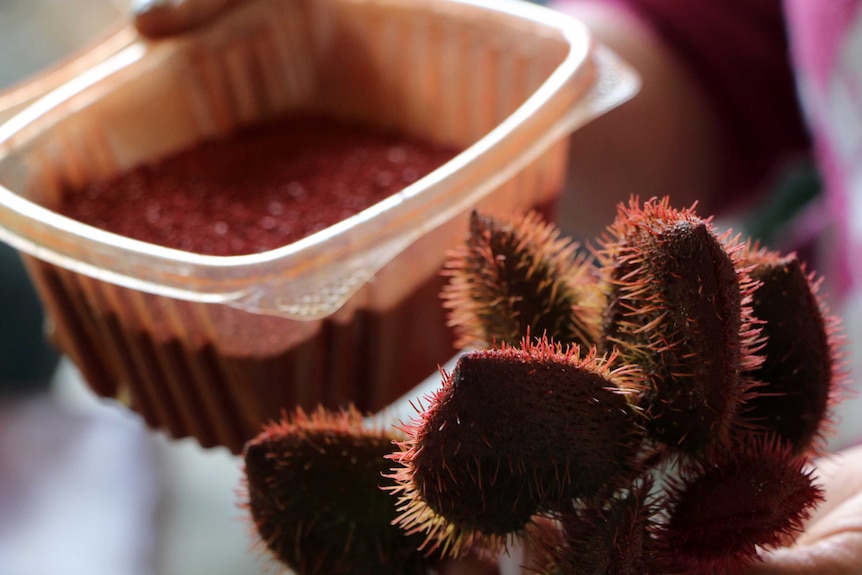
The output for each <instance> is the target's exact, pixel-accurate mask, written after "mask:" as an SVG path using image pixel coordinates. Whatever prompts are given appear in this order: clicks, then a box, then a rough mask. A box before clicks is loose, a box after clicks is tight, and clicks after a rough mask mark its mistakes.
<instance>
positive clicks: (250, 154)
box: [59, 113, 457, 256]
mask: <svg viewBox="0 0 862 575" xmlns="http://www.w3.org/2000/svg"><path fill="white" fill-rule="evenodd" d="M456 153H457V150H455V149H452V148H449V147H444V146H439V145H436V144H432V143H430V142H424V141H420V140H417V139H415V138H412V137H410V136H407V135H404V134H400V133H395V132H387V131H383V130H379V129H376V128H373V127H371V126H368V125H362V124H352V123H347V122H345V121H342V120H338V119H335V118H332V117H328V116H322V115H313V114H303V113H298V114H291V115H286V116H283V117H280V118H277V119H275V120H273V121H270V122H265V123H261V124H258V125H254V126H252V127H249V128H246V129H243V130H242V131H239V132H237V133H235V134H233V135H232V136H230V137H227V138H223V139H218V140H212V141H207V142H203V143H201V144H199V145H197V146H195V147H193V148H191V149H188V150H186V151H183V152H181V153H178V154H175V155H173V156H170V157H167V158H165V159H162V160H160V161H158V162H156V163H153V164H150V165H144V166H141V167H138V168H136V169H133V170H131V171H128V172H126V173H123V174H121V175H120V176H118V177H116V178H114V179H111V180H108V181H104V182H98V183H92V184H89V185H88V186H86V187H85V188H83V189H81V190H77V191H71V190H70V191H68V193H66V194H64V201H63V204H62V205H61V206H60V209H59V211H60V212H61V213H63V214H65V215H67V216H69V217H71V218H73V219H76V220H78V221H81V222H84V223H87V224H90V225H92V226H95V227H98V228H101V229H104V230H108V231H111V232H114V233H117V234H120V235H123V236H127V237H130V238H134V239H138V240H142V241H146V242H150V243H154V244H158V245H162V246H166V247H171V248H176V249H181V250H185V251H189V252H195V253H200V254H207V255H217V256H231V255H241V254H249V253H256V252H262V251H267V250H271V249H274V248H277V247H280V246H284V245H287V244H290V243H292V242H294V241H296V240H298V239H301V238H303V237H305V236H308V235H310V234H312V233H314V232H317V231H319V230H322V229H324V228H326V227H328V226H330V225H332V224H335V223H337V222H339V221H341V220H343V219H346V218H348V217H350V216H352V215H354V214H356V213H358V212H360V211H362V210H363V209H365V208H367V207H369V206H371V205H373V204H375V203H377V202H379V201H380V200H382V199H384V198H386V197H388V196H390V195H392V194H394V193H396V192H398V191H400V190H402V189H403V188H404V187H406V186H407V185H409V184H411V183H413V182H415V181H416V180H418V179H419V178H421V177H423V176H425V175H426V174H428V173H429V172H431V171H432V170H434V169H435V168H437V167H438V166H440V165H442V164H443V163H445V162H446V161H448V160H449V159H451V158H452V157H453V156H454V155H455V154H456Z"/></svg>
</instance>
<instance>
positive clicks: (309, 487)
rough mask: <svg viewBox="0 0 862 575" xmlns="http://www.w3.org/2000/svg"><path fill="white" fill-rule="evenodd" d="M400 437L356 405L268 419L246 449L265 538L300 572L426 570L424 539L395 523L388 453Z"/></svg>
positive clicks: (253, 507)
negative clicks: (368, 420)
mask: <svg viewBox="0 0 862 575" xmlns="http://www.w3.org/2000/svg"><path fill="white" fill-rule="evenodd" d="M392 440H393V436H392V435H391V434H389V433H386V432H383V431H381V430H372V429H367V428H366V427H364V426H363V421H362V417H361V415H360V414H359V413H358V412H357V411H355V410H352V409H351V410H348V411H344V412H338V413H330V412H326V411H323V410H322V409H321V410H318V411H315V412H313V413H311V414H306V413H304V412H302V411H297V412H296V414H295V415H293V416H292V417H291V418H286V419H284V420H282V421H280V422H277V423H272V424H269V425H267V426H266V427H265V428H264V429H263V431H262V432H261V433H260V434H259V435H258V436H257V437H256V438H254V439H253V440H252V441H250V442H249V443H248V444H247V446H246V449H245V453H244V459H245V490H246V492H247V500H246V501H245V503H244V505H245V507H247V509H248V510H249V512H250V514H251V519H252V524H253V527H254V529H255V530H256V532H257V534H258V535H259V537H260V540H261V542H262V543H263V545H264V546H265V547H266V549H267V550H268V551H269V552H270V553H271V554H272V556H273V557H274V558H275V559H277V560H279V561H281V562H282V563H284V564H285V565H287V566H289V567H290V568H291V569H292V570H293V571H294V572H295V573H297V574H298V575H306V574H321V575H324V574H326V575H329V574H337V573H341V574H368V575H372V574H374V575H376V574H387V573H388V574H392V575H399V574H409V573H413V574H416V575H419V574H424V573H426V571H427V568H428V566H429V564H430V561H431V559H430V558H427V557H425V554H424V553H422V552H419V551H418V550H417V549H418V546H419V545H420V544H421V543H422V541H423V538H422V537H411V536H409V535H406V534H405V533H404V532H403V531H402V530H401V529H399V528H398V527H396V526H394V525H392V521H393V520H394V519H395V517H396V515H397V513H396V509H395V503H396V501H395V499H394V498H393V497H392V496H391V495H390V494H389V493H388V492H386V491H383V490H382V487H385V486H387V485H389V484H391V481H390V480H388V479H386V478H384V477H382V473H383V472H384V471H387V470H388V468H389V462H388V461H387V460H386V458H385V456H386V455H387V454H389V453H391V451H392V450H393V445H392Z"/></svg>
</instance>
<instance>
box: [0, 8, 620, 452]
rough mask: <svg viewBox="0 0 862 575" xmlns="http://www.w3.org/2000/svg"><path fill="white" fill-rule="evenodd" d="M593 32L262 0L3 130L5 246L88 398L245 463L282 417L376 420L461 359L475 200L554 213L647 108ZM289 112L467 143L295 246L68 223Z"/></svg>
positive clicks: (503, 12)
mask: <svg viewBox="0 0 862 575" xmlns="http://www.w3.org/2000/svg"><path fill="white" fill-rule="evenodd" d="M636 87H637V82H636V79H635V77H634V76H633V75H632V74H631V73H630V72H629V71H628V69H627V68H626V67H625V66H624V65H622V64H621V63H620V62H618V61H617V60H616V58H615V57H614V56H613V55H612V54H610V53H608V52H607V51H606V50H604V49H602V48H601V47H598V46H596V44H595V43H594V42H593V41H592V39H591V37H590V35H589V34H588V33H587V31H586V30H585V28H583V27H582V26H581V25H580V24H579V23H577V22H576V21H574V20H572V19H570V18H568V17H566V16H563V15H561V14H559V13H556V12H552V11H550V10H548V9H545V8H541V7H539V6H535V5H532V4H528V3H524V2H519V1H507V0H487V1H486V0H426V1H423V2H416V1H413V0H252V1H250V2H247V3H243V4H241V5H240V6H239V7H238V8H237V9H235V10H233V11H231V12H229V13H228V14H226V15H225V16H224V17H222V18H221V19H219V20H218V21H216V22H214V23H212V24H211V25H209V26H208V27H206V28H204V29H201V30H198V31H195V32H194V33H189V34H186V35H183V36H179V37H175V38H172V39H169V40H164V41H157V42H156V41H153V42H145V41H138V42H134V43H132V44H131V45H130V46H128V47H126V48H124V49H123V50H121V51H120V52H118V53H116V54H115V55H113V56H112V57H110V58H108V59H107V60H105V61H103V62H101V63H99V64H98V65H96V66H94V67H92V68H90V69H89V70H88V71H87V72H85V73H84V74H82V75H80V76H78V77H76V78H75V79H73V80H71V81H70V82H68V83H67V84H65V85H63V86H61V87H59V88H58V89H56V90H54V91H52V92H51V93H49V94H48V95H46V96H45V97H44V98H42V99H41V100H39V101H37V102H36V103H34V104H33V105H31V106H29V107H28V108H27V109H25V110H24V111H22V112H21V113H19V114H18V115H16V116H15V117H14V118H12V119H11V120H9V121H8V122H7V123H5V124H4V125H2V126H0V239H2V240H3V241H6V242H8V243H10V244H12V245H13V246H14V247H16V248H17V249H18V250H20V251H21V252H22V253H23V254H25V260H26V263H27V265H28V269H29V270H30V272H31V275H32V277H33V279H34V281H35V283H36V285H37V287H38V289H39V292H40V295H41V297H42V300H43V302H44V304H45V306H46V309H47V310H48V312H49V313H50V315H51V317H52V318H53V321H54V326H55V328H54V329H55V339H56V341H57V342H58V344H59V345H60V346H61V348H62V349H63V350H64V351H65V352H66V353H67V354H68V355H69V356H70V357H71V358H72V360H73V361H74V362H75V363H76V365H77V366H78V367H79V368H80V370H81V372H82V374H83V375H84V377H85V379H86V380H87V381H88V383H89V385H90V386H91V387H92V389H93V390H94V391H95V392H96V393H98V394H100V395H102V396H105V397H114V398H118V399H120V400H121V401H123V402H125V403H127V404H128V405H129V406H130V407H131V408H132V409H134V410H136V411H138V412H139V413H140V414H141V415H142V416H143V417H144V418H145V420H146V422H147V423H148V424H149V425H150V426H152V427H154V428H158V429H163V430H166V431H167V432H168V433H169V434H170V435H172V436H173V437H178V438H179V437H185V436H193V437H195V438H197V439H198V441H199V442H200V443H201V444H202V445H203V446H216V445H222V446H226V447H228V448H229V449H230V450H232V451H233V452H239V451H240V450H241V449H242V446H243V444H244V442H245V441H246V440H247V439H249V438H250V437H252V436H253V435H254V434H255V433H256V432H257V431H258V429H259V427H260V425H261V424H262V423H263V422H265V421H268V420H270V419H272V418H274V417H277V416H278V415H279V414H280V412H281V411H282V410H283V409H285V408H287V409H290V408H292V406H294V405H301V406H304V407H307V408H310V407H313V406H315V405H317V404H318V403H324V404H326V405H328V406H331V407H334V406H337V405H343V404H345V403H346V402H348V401H352V402H355V403H356V404H357V405H358V406H359V407H360V408H362V409H366V410H377V409H380V408H383V407H384V406H385V405H387V404H388V403H389V402H391V401H392V400H394V399H396V398H397V397H399V396H401V395H403V394H404V393H405V392H406V391H408V390H409V389H410V388H411V387H413V386H414V385H415V384H417V383H419V382H420V381H422V380H423V379H424V378H425V377H427V376H428V375H430V374H431V373H433V372H434V371H435V370H436V367H437V365H439V364H442V363H445V362H446V361H447V360H448V359H449V358H450V357H451V356H452V355H453V353H454V349H453V348H452V346H451V341H452V340H451V334H450V333H449V329H448V328H447V327H446V326H445V314H444V312H443V310H442V307H441V305H440V302H439V299H438V293H439V289H440V286H441V285H442V280H441V278H440V276H439V269H440V266H441V264H442V262H443V261H444V259H445V254H446V251H447V250H448V249H449V248H450V247H451V246H453V245H454V244H455V243H456V242H458V241H460V240H461V239H462V238H463V237H464V235H465V234H466V229H467V228H466V215H467V213H468V212H469V210H470V209H471V208H472V207H474V206H477V205H479V206H481V207H482V208H483V209H485V210H487V211H490V212H492V213H497V214H506V213H510V212H512V211H513V210H525V209H528V208H538V209H541V210H545V211H546V212H547V213H549V214H550V213H553V206H554V203H555V201H556V199H557V197H558V196H559V194H560V192H561V190H562V188H563V182H564V175H565V170H566V155H567V141H566V136H567V135H568V134H570V133H571V132H572V131H573V130H575V129H576V128H577V127H579V126H580V125H582V124H583V123H585V122H587V121H589V120H590V119H592V118H594V117H595V116H597V115H599V114H601V113H603V112H604V111H606V110H608V109H610V108H612V107H614V106H615V105H617V104H619V103H620V102H622V101H624V100H625V99H627V98H628V97H630V96H631V95H632V94H633V92H634V91H635V90H636ZM291 109H312V110H324V111H326V112H327V113H331V114H334V115H336V116H340V117H344V118H347V119H352V120H359V121H364V122H368V123H372V124H375V125H379V126H384V127H391V128H396V129H398V130H401V131H404V132H407V133H410V134H414V135H416V136H419V137H422V138H428V139H431V140H433V141H437V142H440V143H444V144H450V145H455V146H457V147H458V148H459V149H463V150H464V152H463V153H461V154H459V155H458V156H456V157H455V158H454V159H453V160H452V161H450V162H448V163H447V164H445V165H443V166H442V167H441V168H439V169H438V170H436V171H434V172H432V173H431V174H429V175H428V176H426V177H424V178H421V179H420V180H418V181H416V182H415V183H414V184H412V185H410V186H409V187H407V188H405V189H404V190H403V192H401V193H399V194H396V195H395V196H393V197H391V198H389V199H387V200H384V201H382V202H380V203H379V204H376V205H374V206H372V207H371V208H369V209H367V210H365V211H363V212H361V213H359V214H358V215H356V216H354V217H352V218H350V219H347V220H344V221H342V222H340V223H338V224H336V225H334V226H332V227H330V228H327V229H326V230H323V231H321V232H318V233H316V234H315V235H313V236H310V237H307V238H305V239H303V240H300V241H298V242H296V243H294V244H291V245H288V246H285V247H282V248H279V249H275V250H272V251H268V252H264V253H260V254H254V255H244V256H231V257H216V256H202V255H196V254H192V253H187V252H183V251H179V250H173V249H168V248H163V247H159V246H155V245H152V244H148V243H145V242H140V241H136V240H132V239H129V238H126V237H121V236H118V235H115V234H111V233H108V232H105V231H101V230H98V229H95V228H93V227H90V226H87V225H84V224H82V223H79V222H77V221H74V220H71V219H69V218H66V217H63V216H61V215H59V214H58V213H56V212H55V211H52V207H55V206H57V203H58V200H59V197H60V194H61V192H62V190H63V189H65V188H68V187H72V188H75V187H76V186H80V185H82V184H83V183H85V182H88V181H93V180H98V179H102V178H105V177H107V176H109V175H112V174H116V173H119V172H122V171H124V170H126V169H129V168H131V167H132V166H135V165H137V164H139V163H142V162H146V161H149V160H154V159H157V158H159V157H162V156H164V155H166V154H170V153H171V152H174V151H178V150H180V149H183V148H187V147H189V146H192V145H194V144H195V143H196V142H199V141H201V140H203V139H206V138H211V137H218V136H220V135H226V134H229V133H230V132H231V130H233V129H235V128H236V127H238V126H241V125H245V124H248V123H252V122H258V121H265V120H266V118H268V117H272V116H273V115H275V114H278V113H279V112H283V111H286V110H291Z"/></svg>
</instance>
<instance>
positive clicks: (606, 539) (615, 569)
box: [529, 476, 665, 575]
mask: <svg viewBox="0 0 862 575" xmlns="http://www.w3.org/2000/svg"><path fill="white" fill-rule="evenodd" d="M652 486H653V481H652V479H651V478H650V476H645V477H644V478H642V479H641V480H639V481H638V482H636V483H634V484H633V485H632V487H631V488H630V489H629V490H627V491H626V492H624V493H621V494H619V495H617V496H615V497H612V498H610V499H608V500H604V501H603V500H597V501H590V502H588V503H587V505H585V506H582V507H573V508H571V509H568V510H566V511H563V512H561V513H560V514H559V519H558V523H559V529H558V530H552V528H551V527H550V526H548V525H546V526H543V528H541V529H530V530H529V534H530V536H531V537H530V541H531V542H532V547H533V554H534V564H533V566H532V567H533V568H534V569H535V570H536V572H538V573H542V574H546V575H585V574H597V575H599V574H601V575H665V574H664V573H662V572H661V571H656V570H655V562H656V550H655V549H654V547H655V545H654V543H653V539H652V530H653V526H654V524H655V516H656V514H657V512H658V509H657V508H656V506H655V504H654V501H653V498H652V495H651V493H650V491H651V489H652Z"/></svg>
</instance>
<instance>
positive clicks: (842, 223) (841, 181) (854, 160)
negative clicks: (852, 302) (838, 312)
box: [785, 0, 862, 295]
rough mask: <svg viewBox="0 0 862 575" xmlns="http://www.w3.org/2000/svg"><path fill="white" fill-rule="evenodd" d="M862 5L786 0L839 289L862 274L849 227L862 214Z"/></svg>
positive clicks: (853, 0) (857, 243)
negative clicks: (857, 41)
mask: <svg viewBox="0 0 862 575" xmlns="http://www.w3.org/2000/svg"><path fill="white" fill-rule="evenodd" d="M860 5H862V3H860V2H859V0H828V1H824V0H785V6H786V13H787V22H788V27H789V28H790V30H791V32H790V34H791V39H792V52H793V57H794V61H795V64H796V73H797V77H798V82H799V86H800V91H801V93H802V97H803V99H804V104H805V107H806V110H807V113H808V118H809V122H810V125H811V129H812V133H813V134H814V141H815V154H816V156H817V160H818V165H819V166H820V170H821V173H822V175H823V179H824V183H825V186H826V189H827V192H828V194H827V198H828V205H829V208H830V211H831V213H832V214H833V215H834V220H835V222H836V223H837V224H838V236H837V241H835V242H834V246H833V247H832V250H831V254H832V256H833V257H832V260H833V261H832V262H827V263H828V264H831V265H830V266H829V269H828V273H829V277H830V279H831V280H832V283H833V285H834V290H835V292H836V294H837V295H842V294H843V293H847V292H848V291H849V290H850V289H851V287H852V286H853V285H854V282H855V284H856V285H859V282H860V280H862V269H859V267H860V263H859V261H858V260H859V259H860V258H859V256H858V254H859V250H860V249H862V237H859V236H860V234H859V233H858V232H856V233H854V231H853V230H854V227H858V226H859V225H860V224H859V223H858V217H859V216H860V215H862V214H859V213H857V211H858V208H854V203H858V202H859V199H858V196H859V195H860V194H862V190H860V189H856V190H854V189H853V187H854V181H856V180H858V175H859V174H860V166H862V136H857V135H856V134H858V133H859V130H860V129H862V86H860V84H859V82H860V77H862V71H860V70H862V60H860V59H859V56H860V54H854V47H853V41H854V36H855V37H860V35H862V11H860ZM858 185H859V183H858V181H857V183H856V184H855V186H856V187H858ZM853 194H856V198H857V199H856V200H855V202H854V195H853ZM854 219H857V221H856V222H854ZM854 223H855V226H854ZM853 254H857V256H856V258H855V259H856V261H854V259H853V257H852V256H853ZM854 267H856V268H857V269H855V270H854V269H853V268H854ZM854 276H855V277H854Z"/></svg>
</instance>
